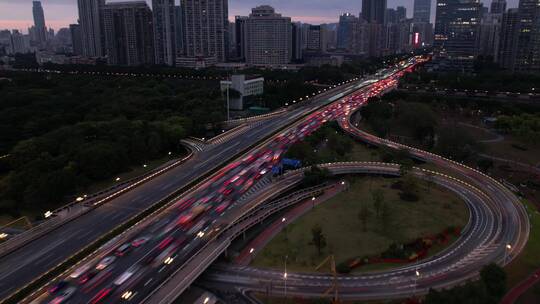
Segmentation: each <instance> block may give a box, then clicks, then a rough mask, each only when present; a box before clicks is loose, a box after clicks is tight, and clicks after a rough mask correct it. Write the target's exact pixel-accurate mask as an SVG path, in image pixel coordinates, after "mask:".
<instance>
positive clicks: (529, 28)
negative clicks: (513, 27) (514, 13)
mask: <svg viewBox="0 0 540 304" xmlns="http://www.w3.org/2000/svg"><path fill="white" fill-rule="evenodd" d="M518 9H519V20H520V25H519V35H518V45H517V55H516V59H515V66H514V70H516V71H525V72H533V71H539V70H540V0H520V1H519V7H518Z"/></svg>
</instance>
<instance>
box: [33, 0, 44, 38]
mask: <svg viewBox="0 0 540 304" xmlns="http://www.w3.org/2000/svg"><path fill="white" fill-rule="evenodd" d="M32 13H33V15H34V27H35V31H36V32H35V35H36V37H35V38H36V42H37V43H38V45H40V46H44V45H45V43H46V42H47V27H46V26H45V15H44V14H43V7H42V6H41V2H40V1H32Z"/></svg>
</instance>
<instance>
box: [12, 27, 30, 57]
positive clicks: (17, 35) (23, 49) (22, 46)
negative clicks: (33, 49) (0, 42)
mask: <svg viewBox="0 0 540 304" xmlns="http://www.w3.org/2000/svg"><path fill="white" fill-rule="evenodd" d="M10 49H11V53H12V54H17V53H28V51H29V43H27V41H25V38H24V35H23V34H22V33H21V32H19V31H18V30H13V31H12V32H11V41H10Z"/></svg>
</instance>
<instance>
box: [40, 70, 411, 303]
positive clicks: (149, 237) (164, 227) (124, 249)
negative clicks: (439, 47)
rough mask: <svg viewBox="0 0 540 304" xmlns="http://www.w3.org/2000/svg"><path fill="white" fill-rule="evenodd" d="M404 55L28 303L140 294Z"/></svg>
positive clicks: (390, 78)
mask: <svg viewBox="0 0 540 304" xmlns="http://www.w3.org/2000/svg"><path fill="white" fill-rule="evenodd" d="M414 63H415V61H414V60H411V61H410V62H407V63H406V64H404V65H402V66H396V67H394V68H392V69H387V70H385V71H382V72H380V73H381V74H380V75H379V76H378V77H379V79H378V80H376V81H373V83H370V84H369V85H368V86H366V87H365V88H363V89H361V90H359V91H357V92H355V93H354V94H352V95H349V96H347V97H344V98H342V99H340V100H339V101H337V102H334V103H331V104H329V105H327V106H325V107H323V108H322V109H320V110H318V111H316V112H315V113H313V114H310V115H308V116H307V117H305V118H304V119H303V120H302V121H301V122H300V123H298V124H296V125H294V126H293V127H291V128H289V129H288V130H287V131H284V132H282V133H280V134H278V135H276V136H275V137H274V138H273V139H272V140H271V141H270V142H269V143H267V144H266V145H264V146H263V147H261V148H259V149H257V150H256V151H253V152H251V153H250V154H248V155H246V156H244V157H242V158H241V159H238V160H237V161H235V162H232V163H230V164H228V165H227V166H225V167H224V168H222V169H221V170H219V171H218V172H216V173H215V174H214V175H213V176H212V177H211V178H210V179H208V181H206V182H205V183H204V184H203V185H202V186H201V187H199V188H198V190H197V191H195V192H193V193H192V194H191V195H189V196H187V197H183V198H181V199H180V200H178V201H177V202H175V203H174V204H173V208H170V209H168V211H167V212H164V214H162V215H160V216H158V217H157V218H156V219H155V220H153V221H152V222H150V223H149V224H146V225H145V226H143V227H142V228H141V229H139V230H138V234H137V235H136V236H134V237H133V238H132V239H130V240H127V241H123V242H121V243H120V244H117V243H115V241H118V242H120V240H116V239H115V240H113V241H111V242H109V243H110V244H115V246H114V247H112V246H104V247H103V248H106V250H101V251H102V252H101V251H100V252H98V253H97V256H96V257H95V258H92V259H91V260H90V261H88V262H84V263H82V264H80V265H77V266H76V267H75V269H74V270H72V271H71V272H69V273H68V274H67V275H65V276H63V277H61V278H59V279H58V280H56V281H55V282H53V283H52V284H51V285H50V286H49V287H48V288H47V289H46V290H43V291H41V293H40V295H39V296H38V297H37V298H36V300H35V301H34V302H33V303H54V304H59V303H92V304H96V303H123V302H125V303H127V302H139V301H141V300H142V299H144V298H145V297H146V296H147V295H148V293H149V292H150V291H151V290H153V289H155V288H156V287H157V286H158V285H159V284H160V282H162V281H163V280H164V279H165V278H166V277H167V276H169V275H171V273H173V272H174V270H175V269H178V268H179V267H181V266H182V265H184V264H185V263H186V262H187V261H188V260H189V259H190V258H191V257H192V256H193V255H194V254H196V253H197V252H198V251H199V250H200V249H201V248H202V247H203V246H204V245H205V244H206V243H207V242H209V241H210V240H212V239H214V238H216V237H218V236H219V234H220V232H221V231H223V230H224V228H226V225H225V224H223V222H221V221H219V219H220V218H221V217H223V216H224V215H226V214H227V213H228V212H229V211H230V210H231V208H236V207H238V206H239V205H240V204H241V202H240V201H239V200H240V198H242V197H243V196H244V195H245V194H246V192H248V191H249V189H251V188H252V187H253V186H254V185H255V184H257V183H258V182H259V181H260V180H262V179H264V178H267V177H269V176H271V175H272V174H273V168H275V167H276V166H279V164H280V162H281V160H282V157H283V155H284V154H285V153H286V151H287V150H288V149H289V148H290V147H291V145H293V144H294V143H297V142H299V141H302V140H303V139H304V138H305V137H307V136H309V135H310V134H311V133H313V132H315V131H316V130H317V129H319V128H320V127H321V126H322V125H323V124H324V123H326V122H329V121H333V120H336V119H345V117H347V116H348V115H349V113H351V112H352V111H354V110H356V109H358V108H359V107H361V106H362V105H363V104H364V103H365V102H367V100H368V99H369V98H370V97H373V96H377V95H380V94H381V93H382V92H384V91H385V90H388V89H390V88H392V87H394V86H396V84H397V81H398V79H399V78H400V77H401V76H402V75H403V73H404V72H405V71H404V68H408V69H410V68H412V66H413V65H414Z"/></svg>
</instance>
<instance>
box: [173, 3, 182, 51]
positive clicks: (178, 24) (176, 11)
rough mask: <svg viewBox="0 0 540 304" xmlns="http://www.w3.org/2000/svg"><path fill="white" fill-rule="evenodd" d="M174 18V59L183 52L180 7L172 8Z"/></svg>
mask: <svg viewBox="0 0 540 304" xmlns="http://www.w3.org/2000/svg"><path fill="white" fill-rule="evenodd" d="M174 18H175V19H176V21H175V22H174V24H175V26H176V30H175V31H174V33H175V37H174V39H175V43H176V48H175V49H176V54H175V57H177V56H179V55H180V54H182V52H183V50H184V30H183V27H182V25H183V22H182V7H181V6H180V5H177V6H175V7H174Z"/></svg>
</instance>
